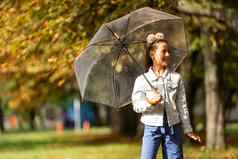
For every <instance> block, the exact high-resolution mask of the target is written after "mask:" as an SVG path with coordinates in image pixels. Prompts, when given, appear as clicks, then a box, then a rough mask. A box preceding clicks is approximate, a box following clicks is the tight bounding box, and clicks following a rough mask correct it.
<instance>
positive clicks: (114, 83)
mask: <svg viewBox="0 0 238 159" xmlns="http://www.w3.org/2000/svg"><path fill="white" fill-rule="evenodd" d="M121 50H122V48H120V50H119V54H118V55H117V58H116V62H115V65H114V66H113V69H112V70H113V74H112V78H113V80H112V86H113V89H114V91H115V94H114V100H116V99H117V98H116V97H117V95H118V94H119V90H118V89H119V87H118V86H117V85H116V78H115V74H116V73H115V68H116V65H117V62H118V61H119V58H120V51H121ZM119 98H120V96H119Z"/></svg>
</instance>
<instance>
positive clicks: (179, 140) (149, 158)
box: [141, 124, 183, 159]
mask: <svg viewBox="0 0 238 159" xmlns="http://www.w3.org/2000/svg"><path fill="white" fill-rule="evenodd" d="M182 131H183V130H182V127H181V124H176V125H174V126H172V127H168V125H167V124H165V126H149V125H145V129H144V136H143V141H142V150H141V159H156V155H157V152H158V149H159V146H160V144H161V145H162V152H163V159H183V147H182V144H183V132H182Z"/></svg>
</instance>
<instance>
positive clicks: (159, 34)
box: [155, 32, 165, 40]
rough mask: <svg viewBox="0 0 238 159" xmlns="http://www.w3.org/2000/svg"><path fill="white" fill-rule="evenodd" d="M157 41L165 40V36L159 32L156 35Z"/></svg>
mask: <svg viewBox="0 0 238 159" xmlns="http://www.w3.org/2000/svg"><path fill="white" fill-rule="evenodd" d="M155 37H156V39H158V40H165V37H164V34H163V33H161V32H158V33H156V34H155Z"/></svg>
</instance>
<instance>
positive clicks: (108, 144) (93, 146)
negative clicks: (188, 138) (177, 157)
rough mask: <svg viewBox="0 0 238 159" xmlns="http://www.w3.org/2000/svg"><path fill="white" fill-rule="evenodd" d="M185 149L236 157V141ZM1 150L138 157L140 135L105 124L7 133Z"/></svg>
mask: <svg viewBox="0 0 238 159" xmlns="http://www.w3.org/2000/svg"><path fill="white" fill-rule="evenodd" d="M236 139H237V138H236ZM184 152H185V158H188V159H209V158H219V159H237V158H238V146H237V145H236V146H234V145H233V146H230V145H229V146H228V148H227V149H226V150H222V151H212V152H209V151H205V150H204V148H203V147H199V146H195V145H191V144H185V146H184ZM159 153H160V155H158V158H161V152H159ZM0 154H1V155H0V159H138V158H139V154H140V139H135V138H133V139H132V138H125V137H118V136H113V135H112V134H111V132H110V129H108V128H94V129H92V131H91V132H90V134H86V133H83V132H77V133H76V132H74V131H65V132H64V133H63V134H60V133H57V132H54V131H45V132H44V131H42V132H25V133H23V132H22V133H19V132H18V133H8V134H3V135H0Z"/></svg>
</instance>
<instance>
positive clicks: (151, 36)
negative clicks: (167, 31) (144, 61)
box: [146, 33, 157, 44]
mask: <svg viewBox="0 0 238 159" xmlns="http://www.w3.org/2000/svg"><path fill="white" fill-rule="evenodd" d="M155 40H157V39H156V37H155V34H153V33H151V34H149V35H147V37H146V43H147V44H152V43H153V42H154V41H155Z"/></svg>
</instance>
